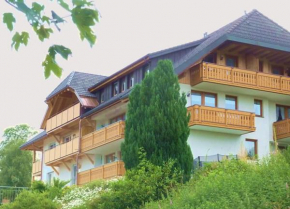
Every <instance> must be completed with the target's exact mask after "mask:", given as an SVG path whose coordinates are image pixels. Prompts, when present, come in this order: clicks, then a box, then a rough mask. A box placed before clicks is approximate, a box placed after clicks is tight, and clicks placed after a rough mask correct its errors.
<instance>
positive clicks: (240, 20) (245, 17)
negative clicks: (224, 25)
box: [227, 9, 259, 33]
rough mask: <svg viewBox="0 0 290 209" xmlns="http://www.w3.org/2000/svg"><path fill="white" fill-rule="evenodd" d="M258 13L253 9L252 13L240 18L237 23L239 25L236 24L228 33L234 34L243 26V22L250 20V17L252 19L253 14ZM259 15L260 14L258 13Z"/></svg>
mask: <svg viewBox="0 0 290 209" xmlns="http://www.w3.org/2000/svg"><path fill="white" fill-rule="evenodd" d="M257 12H258V11H257V10H256V9H253V10H252V11H251V12H250V13H248V14H245V15H243V16H242V17H240V18H238V19H237V20H236V21H237V23H236V24H234V25H233V26H232V27H231V28H229V30H228V31H227V33H231V32H233V31H234V30H235V29H236V28H237V27H238V26H239V25H241V24H242V23H243V22H245V21H246V20H247V19H249V17H251V16H252V15H253V14H255V13H257ZM258 14H259V12H258Z"/></svg>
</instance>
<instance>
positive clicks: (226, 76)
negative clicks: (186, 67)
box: [188, 62, 290, 95]
mask: <svg viewBox="0 0 290 209" xmlns="http://www.w3.org/2000/svg"><path fill="white" fill-rule="evenodd" d="M188 76H190V79H189V80H190V84H191V85H192V86H196V85H199V84H201V83H203V82H209V83H214V84H223V85H229V86H234V87H242V88H248V89H253V90H258V91H263V92H271V93H278V94H285V95H290V78H289V77H286V76H281V75H274V74H268V73H262V72H255V71H251V70H244V69H239V68H235V67H228V66H222V65H217V64H214V63H205V62H203V63H201V64H199V65H197V66H195V67H193V68H192V69H191V73H190V75H188ZM211 88H212V87H211Z"/></svg>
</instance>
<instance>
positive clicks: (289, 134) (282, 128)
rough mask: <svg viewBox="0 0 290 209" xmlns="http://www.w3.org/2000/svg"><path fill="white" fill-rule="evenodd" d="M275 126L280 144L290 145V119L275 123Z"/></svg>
mask: <svg viewBox="0 0 290 209" xmlns="http://www.w3.org/2000/svg"><path fill="white" fill-rule="evenodd" d="M273 125H274V128H275V132H276V137H277V140H278V141H280V142H286V143H290V119H286V120H281V121H278V122H275V123H274V124H273ZM275 132H274V133H275Z"/></svg>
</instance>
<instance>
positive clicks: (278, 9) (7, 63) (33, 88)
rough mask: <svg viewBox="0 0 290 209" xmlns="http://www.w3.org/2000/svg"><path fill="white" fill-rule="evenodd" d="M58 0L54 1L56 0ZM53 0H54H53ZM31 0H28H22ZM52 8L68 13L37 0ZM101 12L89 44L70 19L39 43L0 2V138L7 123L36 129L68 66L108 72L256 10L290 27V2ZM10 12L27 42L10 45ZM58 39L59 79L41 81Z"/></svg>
mask: <svg viewBox="0 0 290 209" xmlns="http://www.w3.org/2000/svg"><path fill="white" fill-rule="evenodd" d="M55 1H56V0H55ZM55 1H53V2H55ZM26 2H30V1H26ZM37 2H39V3H41V2H45V3H46V4H49V5H48V9H47V10H46V13H47V15H50V10H51V9H53V10H55V11H57V12H58V13H59V14H60V15H62V16H65V15H66V12H65V11H64V10H62V9H59V6H58V5H56V4H55V3H53V2H52V3H51V1H47V0H38V1H37ZM94 2H95V6H96V8H97V9H98V10H99V11H100V13H101V16H102V17H101V19H100V22H99V23H98V24H97V26H96V27H95V33H96V34H97V37H98V40H97V44H96V45H95V46H94V47H93V48H90V47H89V44H88V43H87V42H85V41H84V42H82V41H81V40H80V39H79V34H78V31H77V29H76V28H75V26H74V25H73V24H71V23H70V21H68V22H67V23H66V24H64V25H61V26H60V27H61V29H62V30H61V32H60V33H59V32H58V31H57V30H55V34H54V35H53V37H52V39H51V40H49V41H45V42H44V43H41V42H40V41H38V39H37V37H36V36H35V35H34V33H33V32H32V31H31V29H30V26H29V25H28V24H27V23H26V21H25V17H24V16H23V15H22V14H20V13H18V12H17V11H16V10H13V9H12V8H10V7H9V6H8V5H7V4H6V3H5V2H4V1H3V0H2V1H0V101H1V103H0V138H1V136H2V135H3V131H4V130H5V128H8V127H11V126H15V125H17V124H21V123H26V124H29V125H30V126H32V127H35V128H36V129H38V128H39V127H40V123H41V121H42V119H43V117H44V114H45V111H46V108H47V105H46V104H45V103H44V100H45V98H46V96H47V95H48V94H49V93H50V92H51V91H52V90H53V89H54V88H55V87H56V86H57V85H58V84H59V83H60V82H61V81H62V79H64V78H65V77H66V76H67V75H68V74H69V73H70V72H72V71H81V72H88V73H94V74H101V75H110V74H112V73H114V72H116V71H118V70H120V69H121V68H123V67H125V66H127V65H128V64H130V63H132V62H133V61H135V60H137V59H138V58H140V57H142V56H144V55H146V54H148V53H151V52H154V51H158V50H161V49H165V48H168V47H172V46H176V45H179V44H184V43H187V42H191V41H194V40H197V39H200V38H202V37H203V34H204V33H205V32H208V33H210V32H213V31H214V30H216V29H219V28H220V27H222V26H224V25H225V24H227V23H229V22H231V21H233V20H235V19H237V18H239V17H240V16H242V15H244V13H245V11H246V12H250V11H251V10H253V9H257V10H258V11H260V12H261V13H263V14H264V15H266V16H267V17H269V18H270V19H272V20H273V21H275V22H277V23H278V24H279V25H281V26H282V27H284V28H285V29H287V30H288V31H290V12H289V8H290V1H289V0H285V1H282V0H276V1H270V0H269V1H268V0H267V1H261V0H260V1H259V0H239V1H236V0H219V1H216V0H207V1H200V0H199V1H196V0H122V1H120V0H98V1H94ZM9 11H12V12H14V13H15V16H16V17H17V23H16V31H19V32H21V31H23V30H26V31H29V32H30V35H31V37H30V40H29V44H28V46H27V47H22V46H21V47H20V50H19V52H15V51H14V50H12V49H11V46H10V45H11V38H12V35H13V33H10V32H9V31H8V30H7V29H6V26H5V25H4V24H3V23H2V22H3V18H2V14H3V13H5V12H9ZM52 44H62V45H65V46H67V47H69V48H70V49H71V50H72V51H73V56H72V57H70V58H69V60H68V61H62V60H61V59H60V60H59V63H60V64H61V66H62V67H63V68H64V72H63V77H62V78H61V79H59V78H56V77H55V76H51V77H50V78H49V79H47V80H45V79H44V76H43V68H42V67H41V63H42V61H43V60H44V57H45V55H46V51H47V49H48V47H49V46H50V45H52Z"/></svg>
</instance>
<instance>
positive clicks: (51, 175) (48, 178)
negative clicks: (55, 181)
mask: <svg viewBox="0 0 290 209" xmlns="http://www.w3.org/2000/svg"><path fill="white" fill-rule="evenodd" d="M52 178H53V172H49V173H47V184H48V185H51V183H52Z"/></svg>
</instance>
